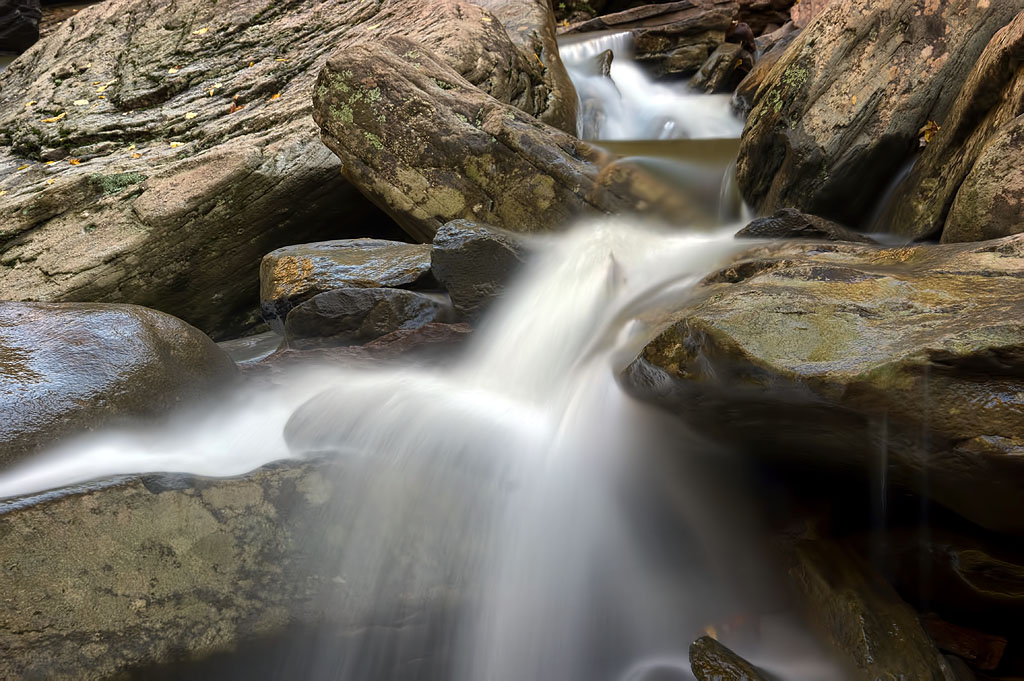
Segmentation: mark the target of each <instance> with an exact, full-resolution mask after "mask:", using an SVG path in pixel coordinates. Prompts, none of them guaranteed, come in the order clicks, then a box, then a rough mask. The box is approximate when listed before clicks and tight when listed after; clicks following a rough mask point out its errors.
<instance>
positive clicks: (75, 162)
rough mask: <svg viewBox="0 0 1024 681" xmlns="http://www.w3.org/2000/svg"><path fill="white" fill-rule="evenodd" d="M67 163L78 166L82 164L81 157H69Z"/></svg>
mask: <svg viewBox="0 0 1024 681" xmlns="http://www.w3.org/2000/svg"><path fill="white" fill-rule="evenodd" d="M68 163H70V164H71V165H73V166H80V165H82V159H80V158H69V159H68Z"/></svg>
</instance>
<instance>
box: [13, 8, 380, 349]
mask: <svg viewBox="0 0 1024 681" xmlns="http://www.w3.org/2000/svg"><path fill="white" fill-rule="evenodd" d="M386 7H387V3H385V4H384V5H374V6H373V7H372V8H371V7H369V6H359V5H358V3H356V4H353V3H343V4H341V5H339V6H338V7H337V8H336V11H331V12H325V11H322V7H321V6H320V5H319V4H316V3H312V4H311V3H272V5H270V6H268V5H266V4H265V3H261V2H255V1H251V0H245V1H244V2H236V3H232V4H231V7H230V9H225V7H224V6H223V3H221V5H214V4H212V3H209V2H200V1H198V0H187V1H186V2H175V3H163V4H160V5H159V6H157V7H153V6H151V4H150V3H149V2H147V0H107V2H103V3H99V4H95V5H91V6H89V7H86V8H84V9H81V10H80V11H79V12H78V13H77V14H75V15H74V16H73V17H71V18H69V19H67V20H66V21H64V22H63V23H62V24H60V26H58V27H57V28H56V29H55V30H54V31H53V32H52V34H50V35H49V36H47V37H46V38H44V39H43V40H41V41H40V42H39V43H38V44H37V45H36V46H35V47H34V48H33V49H32V50H31V51H30V52H29V53H26V54H25V55H23V57H22V58H19V59H18V60H17V61H16V62H14V63H13V64H12V65H11V66H10V68H8V69H7V70H6V71H5V72H4V73H3V76H2V79H3V86H2V88H0V175H2V176H4V177H5V180H4V184H3V190H4V191H5V192H6V193H5V194H4V195H3V196H2V197H0V215H3V218H2V220H0V223H2V227H0V298H3V299H18V300H21V299H33V300H51V301H67V300H70V301H86V300H87V301H103V302H129V303H138V304H143V305H147V306H150V307H155V308H158V309H161V310H163V311H166V312H169V313H172V314H175V315H176V316H179V317H181V318H183V319H185V320H186V321H188V322H190V323H192V324H195V325H196V326H198V327H200V328H202V329H203V330H205V331H207V332H211V333H214V334H215V335H217V336H218V337H223V336H227V335H230V332H232V331H234V330H237V329H239V328H242V327H245V326H247V325H248V324H249V323H250V322H251V321H252V320H253V319H255V318H256V315H255V314H254V313H255V309H254V301H255V296H256V291H255V287H256V283H255V282H256V281H257V270H258V263H259V258H260V257H262V256H263V255H264V254H265V253H268V252H270V251H272V250H274V249H275V248H278V247H280V246H283V245H286V244H289V243H302V242H310V241H319V240H323V239H330V238H339V237H343V236H346V235H350V236H366V235H378V236H385V237H386V236H391V235H392V234H395V233H398V232H399V230H398V228H397V227H396V226H395V225H394V224H393V223H392V222H391V221H390V219H388V218H387V217H386V216H384V215H383V214H382V213H381V212H380V211H379V210H378V209H377V208H376V207H374V206H373V205H372V204H370V203H369V202H368V201H365V200H364V199H362V198H361V196H360V195H359V193H358V192H357V191H356V190H355V189H354V188H352V187H351V186H350V185H348V184H347V183H346V182H345V181H344V179H343V178H342V177H341V175H340V173H339V168H340V164H339V162H338V160H337V158H336V157H335V156H334V155H333V154H332V153H331V152H330V150H328V149H327V148H326V147H325V146H324V145H323V143H322V142H321V141H320V139H319V130H318V128H317V127H316V125H315V124H314V123H313V121H312V120H311V118H310V109H311V99H312V88H313V84H314V80H315V78H316V75H317V74H318V73H319V71H320V69H321V68H322V66H323V63H324V62H325V61H326V59H327V55H328V53H329V52H331V51H332V50H334V49H335V48H336V47H337V45H338V44H339V42H340V41H341V39H342V37H343V36H344V35H346V34H349V33H351V32H353V31H357V30H361V29H359V28H358V26H359V25H360V24H361V23H363V22H370V24H371V25H372V23H374V22H378V21H380V18H377V14H378V12H384V11H385V10H386ZM254 36H259V39H258V40H257V39H255V38H254ZM250 64H251V66H250ZM277 95H280V96H279V97H278V96H277ZM26 102H34V104H33V105H32V106H26ZM58 150H63V151H59V153H58V154H57V156H58V157H59V158H61V159H63V160H58V162H56V163H54V164H53V165H45V164H44V163H41V162H40V160H41V159H43V158H48V159H53V158H54V157H53V156H52V153H53V152H57V151H58ZM65 152H66V153H65ZM72 161H73V162H72ZM21 166H27V167H26V168H25V169H24V170H21V171H18V172H16V169H17V168H20V167H21ZM51 183H52V184H51Z"/></svg>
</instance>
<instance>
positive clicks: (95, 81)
mask: <svg viewBox="0 0 1024 681" xmlns="http://www.w3.org/2000/svg"><path fill="white" fill-rule="evenodd" d="M92 84H93V85H100V84H101V81H98V80H94V81H93V82H92Z"/></svg>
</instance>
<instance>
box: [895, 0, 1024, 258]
mask: <svg viewBox="0 0 1024 681" xmlns="http://www.w3.org/2000/svg"><path fill="white" fill-rule="evenodd" d="M1021 61H1024V12H1021V13H1020V14H1018V15H1017V17H1016V18H1015V19H1014V20H1013V21H1012V22H1010V24H1009V25H1007V26H1006V27H1005V28H1003V29H1001V30H1000V31H999V32H998V33H996V35H995V36H994V37H993V38H992V40H991V42H989V44H988V46H987V47H986V48H985V51H984V52H983V53H982V55H981V57H980V59H978V61H977V63H976V64H974V68H973V69H972V71H971V73H970V75H969V76H968V78H967V82H966V83H965V84H964V86H963V89H962V90H961V91H960V94H959V96H958V97H957V99H956V102H955V103H954V105H953V110H952V111H951V112H950V114H949V116H948V117H947V118H946V119H945V120H942V121H940V124H941V128H940V130H939V132H938V133H937V134H936V135H935V137H934V138H933V139H932V140H931V142H929V143H928V145H927V147H926V148H925V150H924V153H923V154H922V155H921V158H920V159H919V160H918V161H917V163H916V164H915V165H914V168H913V170H911V172H910V175H909V176H908V177H907V179H906V181H905V182H904V183H903V185H902V186H901V188H900V190H899V192H898V193H897V195H896V197H895V199H894V200H893V201H892V202H891V204H890V208H891V210H889V211H887V213H886V215H884V216H883V219H882V224H883V225H884V226H886V227H887V228H888V229H889V230H890V231H892V232H894V233H896V234H900V235H902V236H905V237H908V238H913V239H920V238H930V237H938V236H939V235H940V234H941V236H942V240H943V241H945V242H957V241H983V240H985V239H992V238H998V237H1001V236H1008V235H1010V234H1014V233H1016V232H1018V231H1020V230H1022V229H1024V225H1022V223H1021V220H1020V216H1021V212H1022V210H1024V208H1022V207H1024V163H1022V162H1021V161H1020V159H1019V157H1020V154H1019V153H1017V152H1019V149H1020V146H1019V144H1020V140H1021V139H1024V132H1022V130H1024V118H1022V116H1024V71H1022V70H1021V69H1020V68H1017V67H1016V66H1015V65H1017V64H1020V63H1021ZM961 192H962V196H961Z"/></svg>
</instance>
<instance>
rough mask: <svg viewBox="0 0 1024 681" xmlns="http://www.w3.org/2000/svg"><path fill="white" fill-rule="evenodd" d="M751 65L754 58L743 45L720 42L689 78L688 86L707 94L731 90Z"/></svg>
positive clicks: (748, 70)
mask: <svg viewBox="0 0 1024 681" xmlns="http://www.w3.org/2000/svg"><path fill="white" fill-rule="evenodd" d="M753 66H754V58H753V57H752V56H751V55H750V53H749V52H747V51H746V50H745V49H744V48H743V46H741V45H737V44H735V43H722V44H721V45H719V46H718V47H717V48H716V49H715V51H714V52H712V53H711V56H710V57H708V60H707V61H706V62H704V65H703V66H701V67H700V71H698V72H697V73H696V74H694V76H693V77H692V78H690V87H692V88H696V89H697V90H703V91H704V92H706V93H708V94H711V93H713V92H732V91H733V90H735V89H736V86H737V85H738V84H739V83H740V81H741V80H743V77H744V76H745V75H746V74H747V73H749V72H750V69H752V68H753Z"/></svg>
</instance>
